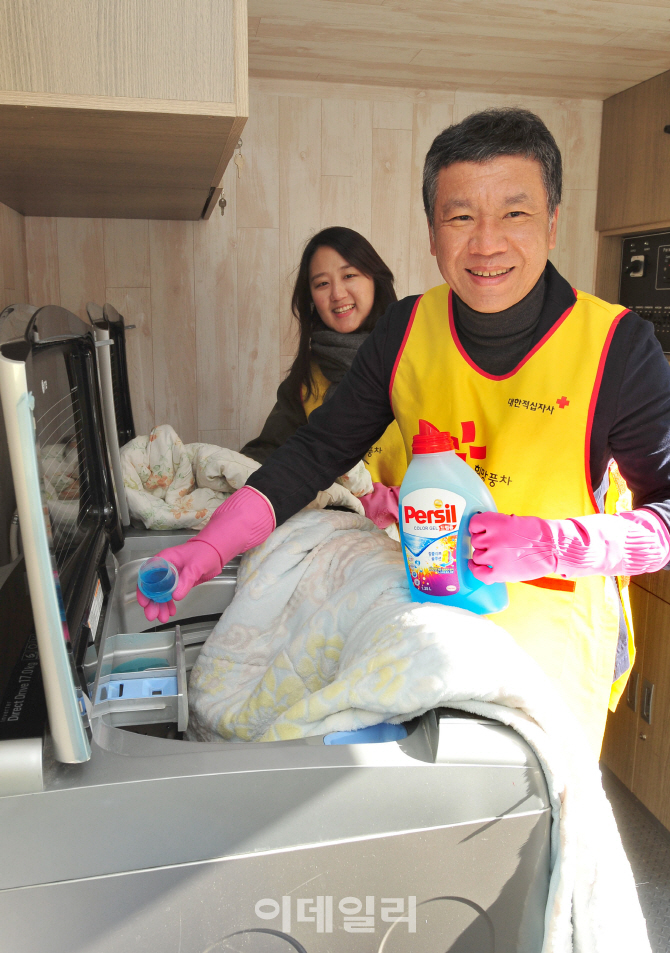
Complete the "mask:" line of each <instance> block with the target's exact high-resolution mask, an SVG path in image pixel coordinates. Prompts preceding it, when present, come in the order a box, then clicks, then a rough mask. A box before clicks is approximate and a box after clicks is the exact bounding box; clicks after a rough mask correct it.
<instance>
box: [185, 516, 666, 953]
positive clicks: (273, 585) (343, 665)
mask: <svg viewBox="0 0 670 953" xmlns="http://www.w3.org/2000/svg"><path fill="white" fill-rule="evenodd" d="M408 600H409V593H408V589H407V583H406V580H405V575H404V571H403V567H402V559H401V554H400V548H399V546H398V544H397V543H394V542H393V541H392V540H390V539H389V538H388V537H387V536H386V535H385V534H383V533H381V532H380V531H379V530H377V529H376V528H375V527H374V526H373V524H372V523H371V522H369V521H368V520H366V519H365V518H363V517H360V516H357V515H355V514H349V513H342V512H315V511H303V512H301V513H299V514H298V515H297V516H294V517H293V518H292V519H290V520H289V521H288V522H287V523H285V524H284V525H283V526H281V527H279V529H277V530H276V531H275V532H274V533H273V534H272V535H271V536H270V537H269V539H268V540H267V541H266V542H265V543H264V544H263V545H261V546H259V547H257V548H256V549H255V550H252V551H251V552H250V553H248V554H247V555H246V556H244V557H243V560H242V566H241V568H240V574H239V580H238V588H237V593H236V596H235V599H234V600H233V602H232V604H231V605H230V606H229V608H228V609H227V610H226V612H225V613H224V614H223V616H222V618H221V620H220V622H219V623H218V624H217V626H216V628H215V629H214V631H213V633H212V635H211V636H210V638H209V640H208V641H207V644H206V645H205V647H204V649H203V652H202V654H201V656H200V658H199V659H198V661H197V663H196V665H195V667H194V669H193V672H192V675H191V681H190V686H189V695H190V699H191V723H190V727H189V734H190V736H191V737H192V738H200V739H211V740H220V739H221V737H224V738H229V739H233V740H240V741H255V740H256V741H257V740H263V741H268V740H273V739H281V738H296V737H301V736H306V735H312V734H321V733H323V732H326V731H332V730H344V729H350V728H358V727H361V726H364V725H371V724H375V723H377V722H379V721H385V720H404V719H407V718H408V717H411V716H413V715H416V714H419V713H421V712H423V711H425V710H427V709H430V708H434V707H437V706H439V705H448V706H449V707H451V708H462V709H464V710H466V711H470V712H474V713H476V714H480V715H483V716H486V717H488V718H494V719H497V720H499V721H501V722H504V723H505V724H508V725H511V726H512V727H513V728H514V729H515V730H516V731H517V732H518V733H519V734H520V735H522V736H523V737H524V738H525V739H526V740H527V741H528V742H529V744H530V745H531V746H532V747H533V748H534V750H535V751H536V753H537V755H538V757H539V759H540V761H541V763H542V765H543V768H544V770H545V774H546V777H547V783H548V787H549V792H550V797H551V803H552V811H553V818H554V823H553V825H552V830H553V833H552V875H551V886H550V898H549V903H548V907H547V915H546V934H545V941H544V946H543V951H542V953H631V951H635V953H648V951H649V944H648V941H647V937H646V931H645V926H644V921H643V919H642V915H641V912H640V908H639V904H638V900H637V894H636V890H635V885H634V882H633V877H632V874H631V871H630V867H629V865H628V862H627V860H626V858H625V855H624V853H623V848H622V846H621V841H620V838H619V834H618V832H617V829H616V825H615V822H614V818H613V816H612V812H611V808H610V806H609V803H608V802H607V799H606V798H605V795H604V793H603V790H602V786H601V782H600V774H599V771H598V765H597V763H596V762H595V759H594V758H593V755H592V754H591V752H590V749H589V747H588V744H587V742H586V739H585V737H584V735H583V734H582V732H581V729H580V727H579V725H577V724H576V722H575V720H574V718H573V716H572V715H571V713H570V712H569V711H568V709H567V708H566V706H565V704H564V703H563V701H562V700H561V698H560V697H559V696H558V695H557V693H556V690H555V688H554V686H553V685H552V684H551V683H550V681H549V679H548V678H547V677H546V676H545V675H544V673H543V672H542V671H541V670H540V668H539V667H538V666H537V665H536V663H535V662H534V661H533V660H532V659H530V658H529V657H528V656H527V655H526V654H525V653H524V652H523V651H522V650H521V649H520V648H519V647H518V646H517V644H516V643H515V642H514V640H513V639H512V638H511V636H509V635H508V634H507V633H506V632H505V631H504V630H503V629H501V628H500V627H499V626H496V625H495V624H494V623H493V622H490V621H487V620H486V619H483V618H481V617H479V616H475V615H473V614H471V613H469V612H465V611H462V610H459V609H451V608H446V607H443V606H439V605H434V604H430V603H423V604H418V603H411V602H409V601H408Z"/></svg>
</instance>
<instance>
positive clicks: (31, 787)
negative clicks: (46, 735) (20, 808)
mask: <svg viewBox="0 0 670 953" xmlns="http://www.w3.org/2000/svg"><path fill="white" fill-rule="evenodd" d="M43 786H44V780H43V777H42V739H41V738H11V739H6V740H5V741H0V798H2V797H7V795H10V794H34V793H35V792H36V791H41V790H42V789H43Z"/></svg>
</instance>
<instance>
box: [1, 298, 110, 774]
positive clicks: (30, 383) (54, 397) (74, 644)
mask: <svg viewBox="0 0 670 953" xmlns="http://www.w3.org/2000/svg"><path fill="white" fill-rule="evenodd" d="M0 387H1V388H2V402H3V413H4V416H5V422H6V426H7V433H8V440H9V444H10V458H11V461H12V474H13V477H14V483H15V490H16V496H17V506H18V510H19V520H20V525H21V532H22V540H23V546H24V551H25V554H26V565H27V569H28V579H29V583H30V596H31V603H32V609H33V616H34V620H35V628H36V631H37V638H38V644H39V649H40V663H41V668H42V675H43V680H44V686H45V693H46V698H47V706H48V709H49V721H50V725H51V730H52V734H54V738H55V740H56V747H57V749H58V750H59V751H60V754H61V757H60V760H66V761H79V760H85V757H88V752H87V743H86V742H85V741H84V739H83V738H82V736H81V726H80V725H78V724H77V718H78V717H80V715H81V691H80V686H79V685H78V679H77V674H76V668H77V666H78V664H80V662H81V657H83V653H84V652H85V650H86V647H87V645H88V642H89V640H90V619H91V609H92V604H93V603H94V600H95V599H96V596H98V595H99V588H100V583H101V579H100V567H101V566H102V564H103V562H104V558H105V554H106V552H107V549H108V547H109V546H110V545H111V547H112V549H113V550H114V551H116V550H118V549H120V548H121V546H122V545H123V534H122V531H121V526H120V522H119V516H118V512H117V507H116V501H115V496H114V488H113V483H112V477H111V472H110V466H109V459H108V453H107V447H106V444H105V440H104V426H103V417H102V411H101V401H100V393H99V387H98V377H97V367H96V358H95V341H94V336H93V330H92V328H91V327H90V326H89V325H86V324H84V323H83V322H82V321H80V320H79V318H78V317H76V315H74V314H72V313H71V312H69V311H66V310H65V309H64V308H60V307H56V306H52V305H49V306H47V307H44V308H39V309H35V308H32V307H29V306H10V307H8V308H6V309H5V310H4V311H3V312H2V314H0ZM59 599H60V600H61V601H60V605H59V604H58V603H59ZM54 616H55V618H54ZM61 622H62V623H65V625H64V626H63V627H61ZM64 636H65V638H64ZM0 637H2V627H1V623H0ZM73 705H74V712H73ZM75 713H76V716H75ZM54 725H56V727H55V728H54ZM56 736H57V737H56Z"/></svg>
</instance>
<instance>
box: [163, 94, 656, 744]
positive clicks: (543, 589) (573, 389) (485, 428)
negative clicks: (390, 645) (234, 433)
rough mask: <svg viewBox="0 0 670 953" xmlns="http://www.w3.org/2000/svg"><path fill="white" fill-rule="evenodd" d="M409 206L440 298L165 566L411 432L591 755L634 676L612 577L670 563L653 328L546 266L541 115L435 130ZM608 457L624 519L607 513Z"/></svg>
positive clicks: (387, 323) (354, 370)
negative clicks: (428, 441)
mask: <svg viewBox="0 0 670 953" xmlns="http://www.w3.org/2000/svg"><path fill="white" fill-rule="evenodd" d="M423 196H424V205H425V209H426V215H427V219H428V232H429V239H430V248H431V252H432V254H433V255H435V256H436V258H437V263H438V266H439V269H440V272H441V274H442V276H443V277H444V279H445V282H446V284H444V285H440V286H438V287H437V288H433V289H432V290H431V291H429V292H427V293H426V294H425V295H422V296H411V297H409V298H405V299H404V300H403V301H400V302H398V303H397V304H395V305H393V306H391V307H390V308H389V310H388V311H387V313H386V314H385V316H384V317H383V318H382V319H381V320H380V321H379V322H378V324H377V327H376V328H375V330H374V332H373V333H372V334H371V335H370V337H369V338H368V340H367V342H366V343H365V344H364V345H363V346H362V347H361V349H360V351H359V353H358V355H357V357H356V359H355V360H354V363H353V365H352V367H351V370H350V371H349V373H348V374H347V375H346V377H345V378H344V380H343V381H342V383H341V384H340V387H339V388H338V391H337V393H336V395H335V396H334V398H333V400H331V401H329V402H327V403H326V404H324V405H323V407H322V408H320V409H319V410H318V411H315V412H314V414H312V416H311V417H310V420H309V424H308V426H306V427H303V428H301V429H300V430H299V431H298V432H297V434H296V435H295V437H293V438H292V439H291V440H290V441H288V442H287V443H286V444H285V445H284V446H283V447H282V448H281V449H280V450H278V451H277V452H276V453H275V454H274V455H273V456H272V457H271V458H270V460H269V461H268V462H267V463H266V465H265V466H263V467H262V468H261V469H260V470H258V471H256V472H255V473H254V474H252V476H251V477H250V479H249V481H248V483H247V486H246V487H245V488H243V489H242V490H240V491H238V493H236V494H234V496H233V497H231V499H230V500H228V501H226V503H224V504H223V505H222V506H221V507H220V508H219V510H218V511H217V512H216V513H215V514H214V516H213V517H212V520H211V522H210V524H209V525H208V526H207V527H206V528H205V529H204V530H203V531H202V532H201V533H200V534H199V535H198V537H196V539H195V540H193V541H191V542H189V543H187V544H185V545H184V546H183V547H178V548H176V549H175V550H171V551H169V553H168V555H169V558H171V559H172V561H173V562H175V563H177V564H178V568H180V570H181V573H182V575H181V583H180V587H179V589H178V590H177V592H176V593H175V596H176V598H183V596H184V595H185V594H186V592H187V591H188V590H189V589H190V587H191V585H193V584H195V583H197V582H200V581H203V580H205V579H207V578H211V576H212V575H214V574H215V573H216V572H218V571H219V570H220V568H221V566H222V565H223V564H224V563H225V562H226V561H227V560H228V559H229V558H230V557H231V556H233V555H235V554H236V553H238V552H242V551H245V550H246V549H248V548H250V547H251V546H253V545H256V544H257V543H258V542H260V541H261V540H262V539H265V538H266V537H267V535H269V533H270V532H271V530H272V529H273V528H274V525H275V521H276V523H281V522H283V521H284V520H286V519H287V518H288V517H289V516H291V515H292V514H293V513H295V512H297V510H299V509H300V508H302V507H303V506H305V505H306V504H307V503H309V502H310V500H312V499H313V498H314V496H315V495H316V493H317V492H318V491H319V490H320V489H323V488H325V487H327V486H329V485H330V484H331V483H332V481H333V480H334V479H335V477H336V476H337V475H338V474H340V473H343V472H345V471H346V470H348V469H349V468H350V467H351V466H353V465H354V464H355V463H356V462H357V461H358V460H360V458H361V456H362V455H363V453H364V452H365V451H366V450H367V448H368V447H370V446H372V445H373V444H374V442H375V440H377V439H378V437H379V436H380V435H381V434H382V433H383V431H384V430H385V429H386V427H387V426H388V424H389V423H390V422H391V420H392V419H393V417H395V419H396V420H397V421H398V425H399V427H400V430H401V433H402V435H403V439H404V441H405V446H406V449H407V454H408V459H409V458H410V457H411V440H412V436H413V435H414V434H415V433H416V432H417V423H418V419H419V418H420V417H421V418H425V419H427V420H430V421H431V423H433V424H435V425H436V426H438V427H439V428H440V429H441V430H449V431H450V432H451V433H452V434H454V435H455V436H456V437H457V438H458V439H459V440H460V447H459V452H460V453H461V454H463V455H464V456H465V458H466V459H467V461H468V463H469V464H470V465H472V466H473V467H474V468H475V469H476V470H477V472H479V474H480V476H482V478H483V479H485V481H486V482H487V484H488V485H489V486H490V487H491V490H492V493H493V496H494V498H495V500H496V504H497V507H498V510H499V511H500V512H499V513H498V514H491V513H489V514H481V515H479V516H476V517H474V518H473V519H472V521H471V524H470V528H471V532H472V537H473V547H474V554H473V561H472V562H471V568H472V570H473V572H474V573H475V575H477V576H478V577H479V578H480V579H482V580H484V581H487V582H494V581H503V582H507V583H508V584H509V586H508V588H509V594H510V606H509V608H508V609H506V610H505V611H503V612H502V613H500V614H498V615H496V616H495V617H494V620H495V621H496V622H498V623H499V624H500V625H502V626H503V627H504V628H506V629H507V630H508V631H509V632H510V633H511V634H512V635H513V636H514V637H515V639H516V640H517V641H518V642H519V643H520V644H521V645H522V646H523V647H524V648H525V649H526V650H527V651H528V652H529V653H530V654H531V655H532V656H534V657H535V658H536V660H537V661H538V662H539V663H540V665H541V666H542V667H543V668H544V669H545V671H546V672H547V673H548V674H549V675H550V676H551V677H552V678H553V679H554V680H555V681H556V682H557V683H558V685H559V687H560V688H561V690H562V692H563V695H564V697H565V698H566V700H567V701H568V703H569V704H570V705H571V707H572V708H573V710H574V712H575V713H576V714H577V716H578V717H579V719H580V720H581V722H582V725H583V726H584V728H585V730H586V731H587V732H588V734H589V735H590V738H591V741H592V743H593V745H594V747H595V748H596V749H598V750H599V748H600V742H601V739H602V733H603V730H604V724H605V718H606V711H607V704H608V701H609V699H610V690H611V687H612V682H613V681H614V680H616V679H618V678H620V676H622V675H623V674H624V673H625V672H626V671H627V669H628V668H629V665H630V661H631V659H630V656H629V652H628V644H627V636H626V628H625V623H624V621H623V613H622V609H621V600H620V598H619V593H618V591H617V588H616V584H615V580H614V576H615V575H617V574H619V575H630V574H634V573H637V572H647V571H653V570H655V569H659V568H661V567H662V566H664V565H665V564H666V563H667V562H668V560H669V559H670V534H669V532H668V527H670V367H669V366H668V364H667V362H666V361H665V358H664V356H663V353H662V351H661V348H660V346H659V344H658V342H657V341H656V340H655V338H654V335H653V328H652V326H651V325H650V324H649V323H648V322H644V321H643V320H642V319H641V318H639V317H638V316H637V315H635V314H632V313H630V312H627V311H626V310H625V309H622V308H621V307H620V306H619V305H610V304H607V303H606V302H603V301H600V300H599V299H597V298H594V297H592V296H591V295H588V294H584V293H583V292H575V291H574V290H573V289H572V288H571V287H570V285H569V284H568V283H567V282H566V281H565V280H564V279H563V278H562V277H561V276H560V275H559V274H558V272H557V271H556V270H555V268H554V267H553V266H552V265H551V263H550V262H548V254H549V252H550V250H551V249H552V248H554V246H555V243H556V224H557V218H558V205H559V202H560V197H561V157H560V152H559V150H558V148H557V146H556V143H555V141H554V139H553V137H552V136H551V134H550V132H549V131H548V129H547V128H546V126H545V125H544V124H543V123H542V121H541V120H540V119H539V118H538V117H537V116H535V115H533V114H532V113H530V112H528V111H526V110H520V109H506V110H487V111H485V112H483V113H478V114H474V115H472V116H469V117H468V118H467V119H465V120H463V122H461V123H459V124H458V125H454V126H451V127H449V128H448V129H446V130H445V131H444V132H443V133H441V134H440V135H439V136H438V137H437V138H436V139H435V141H434V143H433V145H432V146H431V149H430V151H429V152H428V155H427V157H426V163H425V168H424V183H423ZM611 460H614V461H616V463H617V464H618V467H619V470H620V472H621V474H622V475H623V477H624V478H625V480H626V481H627V483H628V486H629V487H630V489H631V491H632V493H633V502H634V507H635V509H634V511H633V512H632V513H622V514H620V515H616V516H614V515H604V514H603V508H604V507H603V502H604V497H605V493H606V490H607V487H608V484H609V479H610V467H609V464H610V461H611ZM511 514H515V515H511ZM528 583H530V584H528ZM145 601H146V600H145ZM163 611H164V613H165V610H163ZM157 612H158V610H157V608H156V607H153V606H149V607H148V609H147V615H148V617H150V618H151V617H153V618H155V617H156V614H157ZM618 688H619V690H621V689H622V683H621V682H619V686H618ZM616 694H617V693H616V692H615V696H616Z"/></svg>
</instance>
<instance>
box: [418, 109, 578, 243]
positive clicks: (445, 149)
mask: <svg viewBox="0 0 670 953" xmlns="http://www.w3.org/2000/svg"><path fill="white" fill-rule="evenodd" d="M498 156H523V157H524V158H525V159H536V160H537V161H538V162H539V163H540V168H541V170H542V182H543V183H544V188H545V191H546V193H547V205H548V208H549V215H550V216H551V215H553V214H554V210H555V208H556V206H557V205H559V204H560V201H561V188H562V179H563V172H562V163H561V153H560V150H559V148H558V146H557V145H556V140H555V139H554V137H553V136H552V134H551V133H550V132H549V130H548V129H547V127H546V126H545V124H544V123H543V122H542V120H541V119H540V117H539V116H536V115H535V113H532V112H530V110H528V109H519V108H515V107H509V108H506V109H485V110H484V111H483V112H478V113H472V115H470V116H467V117H466V118H465V119H463V120H462V122H459V123H456V124H455V125H453V126H449V127H448V128H447V129H445V130H444V132H441V133H440V134H439V135H438V136H436V137H435V139H434V140H433V144H432V146H431V147H430V149H429V150H428V155H427V156H426V161H425V163H424V167H423V207H424V209H425V210H426V215H427V216H428V221H429V223H430V224H431V226H432V225H433V216H434V214H435V199H436V193H437V178H438V175H439V172H440V169H446V168H447V167H448V166H450V165H452V163H454V162H488V161H489V160H491V159H497V158H498Z"/></svg>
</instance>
